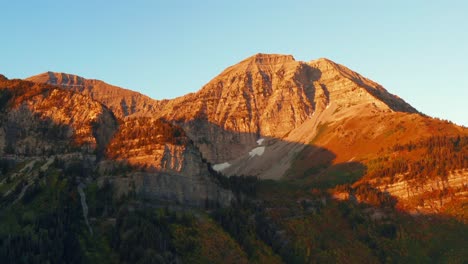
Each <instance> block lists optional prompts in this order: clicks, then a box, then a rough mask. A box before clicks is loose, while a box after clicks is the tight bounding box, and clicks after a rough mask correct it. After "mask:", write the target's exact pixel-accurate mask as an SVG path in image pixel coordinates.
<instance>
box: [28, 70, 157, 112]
mask: <svg viewBox="0 0 468 264" xmlns="http://www.w3.org/2000/svg"><path fill="white" fill-rule="evenodd" d="M26 80H29V81H32V82H36V83H47V84H52V85H57V86H60V87H62V88H65V89H69V90H72V91H76V92H80V93H81V94H84V95H87V96H89V97H91V98H93V99H94V100H97V101H99V102H101V103H103V104H104V105H106V106H107V107H109V108H110V109H111V110H112V111H113V112H114V114H115V115H116V116H117V117H119V118H124V117H126V116H129V115H146V114H150V113H153V112H154V111H157V110H158V109H159V108H160V107H161V105H164V103H165V101H156V100H153V99H151V98H149V97H148V96H146V95H143V94H140V93H138V92H134V91H131V90H127V89H123V88H120V87H117V86H114V85H110V84H107V83H105V82H103V81H100V80H91V79H85V78H83V77H80V76H77V75H73V74H67V73H57V72H45V73H42V74H39V75H35V76H32V77H29V78H27V79H26Z"/></svg>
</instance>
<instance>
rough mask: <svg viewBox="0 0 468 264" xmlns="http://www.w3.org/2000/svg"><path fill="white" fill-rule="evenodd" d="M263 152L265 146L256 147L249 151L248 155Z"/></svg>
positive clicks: (251, 155)
mask: <svg viewBox="0 0 468 264" xmlns="http://www.w3.org/2000/svg"><path fill="white" fill-rule="evenodd" d="M263 152H265V147H256V148H254V149H252V150H251V151H250V152H249V155H250V157H251V158H252V157H255V156H261V155H263Z"/></svg>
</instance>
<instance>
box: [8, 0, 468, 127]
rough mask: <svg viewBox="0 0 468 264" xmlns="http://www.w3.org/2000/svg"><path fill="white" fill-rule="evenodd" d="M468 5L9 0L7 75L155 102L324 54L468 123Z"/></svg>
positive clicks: (423, 107) (430, 109) (428, 109)
mask: <svg viewBox="0 0 468 264" xmlns="http://www.w3.org/2000/svg"><path fill="white" fill-rule="evenodd" d="M467 14H468V1H430V0H426V1H416V0H412V1H409V0H405V1H403V0H401V1H396V0H394V1H375V0H369V1H360V0H356V1H344V0H343V1H323V0H321V1H284V0H282V1H255V0H250V1H219V0H218V1H202V0H200V1H189V0H187V1H180V0H173V1H171V0H148V1H141V0H134V1H103V0H100V1H89V0H80V1H76V0H74V1H68V0H61V1H59V0H57V1H51V0H44V1H23V0H15V1H2V4H1V16H0V32H1V36H2V37H1V38H0V58H1V59H0V73H2V74H4V75H6V76H7V77H8V78H25V77H28V76H31V75H35V74H38V73H41V72H45V71H49V70H50V71H59V72H67V73H74V74H78V75H81V76H83V77H86V78H94V79H101V80H104V81H106V82H108V83H111V84H115V85H118V86H122V87H126V88H129V89H132V90H137V91H140V92H142V93H144V94H147V95H149V96H151V97H153V98H155V99H162V98H172V97H176V96H180V95H183V94H185V93H188V92H194V91H196V90H198V89H199V88H201V86H202V85H203V84H205V83H206V82H208V81H209V80H210V79H212V78H213V77H215V76H216V75H217V74H218V73H220V72H221V71H222V70H223V69H224V68H226V67H228V66H230V65H232V64H235V63H237V62H239V61H240V60H242V59H244V58H246V57H248V56H251V55H253V54H255V53H258V52H262V53H283V54H292V55H294V56H295V58H296V59H298V60H305V61H309V60H312V59H316V58H320V57H327V58H329V59H332V60H334V61H335V62H338V63H341V64H344V65H346V66H348V67H349V68H351V69H353V70H355V71H357V72H359V73H361V74H363V75H364V76H366V77H369V78H371V79H373V80H374V81H377V82H379V83H381V84H382V85H383V86H384V87H385V88H387V90H389V91H390V92H392V93H394V94H397V95H399V96H400V97H402V98H404V99H405V100H406V101H407V102H409V103H410V104H412V105H413V106H414V107H416V108H417V109H418V110H420V111H422V112H424V113H426V114H429V115H431V116H436V117H440V118H444V119H449V120H452V121H454V122H456V123H458V124H463V125H466V126H468V15H467Z"/></svg>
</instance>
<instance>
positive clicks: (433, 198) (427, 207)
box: [375, 170, 468, 213]
mask: <svg viewBox="0 0 468 264" xmlns="http://www.w3.org/2000/svg"><path fill="white" fill-rule="evenodd" d="M400 178H401V177H400ZM375 187H376V188H378V189H379V190H380V191H382V192H385V193H388V194H390V195H392V196H394V197H396V198H398V201H399V202H400V203H401V205H402V206H403V207H407V208H410V209H411V210H413V211H418V212H426V213H436V212H439V211H440V210H441V209H443V207H444V206H445V205H446V204H448V203H449V202H453V201H455V200H456V201H460V202H467V201H468V170H459V171H453V172H452V173H450V174H448V175H447V177H440V178H439V177H437V178H433V179H428V180H426V181H424V182H421V181H418V180H412V181H405V180H397V181H396V182H393V183H387V184H376V185H375Z"/></svg>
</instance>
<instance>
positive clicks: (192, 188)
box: [104, 117, 233, 206]
mask: <svg viewBox="0 0 468 264" xmlns="http://www.w3.org/2000/svg"><path fill="white" fill-rule="evenodd" d="M107 156H108V157H109V158H110V159H111V160H113V161H116V162H118V163H123V164H125V165H128V166H130V167H134V168H135V169H136V170H134V171H133V172H130V173H127V175H126V177H116V178H115V179H114V181H115V182H116V183H117V186H118V188H119V192H120V193H126V192H129V191H132V189H131V188H133V191H135V192H137V193H140V194H143V195H144V196H145V197H149V198H157V199H162V200H167V201H173V202H174V201H175V202H179V203H181V204H189V205H196V206H204V205H205V203H206V202H215V203H219V204H222V205H228V204H229V202H230V200H231V199H232V198H233V197H232V194H231V193H230V192H229V191H226V190H223V189H221V188H220V187H219V186H217V185H216V183H215V182H214V181H213V179H212V178H210V172H209V170H208V164H206V163H205V162H204V161H203V160H202V156H201V154H200V152H199V151H198V149H197V148H196V147H195V146H194V145H193V143H192V141H191V140H190V139H189V138H188V137H187V136H186V135H185V132H184V131H183V130H182V129H181V128H180V127H178V126H175V125H173V124H170V123H168V122H166V121H162V120H160V119H154V118H150V117H133V118H127V119H126V120H125V121H124V123H122V124H121V126H120V127H119V131H118V132H117V133H116V135H115V136H114V137H113V139H112V141H111V142H110V144H109V146H108V147H107ZM104 167H105V166H104ZM138 170H139V171H138Z"/></svg>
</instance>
